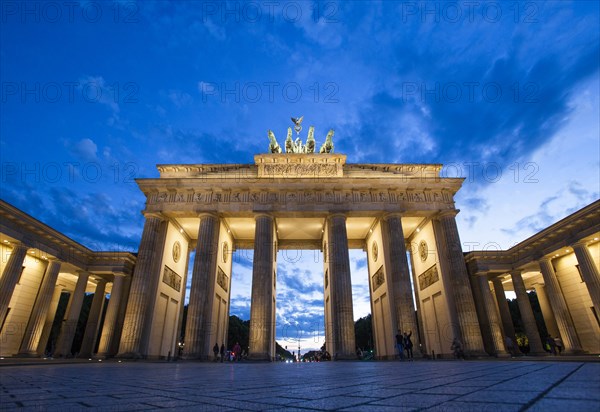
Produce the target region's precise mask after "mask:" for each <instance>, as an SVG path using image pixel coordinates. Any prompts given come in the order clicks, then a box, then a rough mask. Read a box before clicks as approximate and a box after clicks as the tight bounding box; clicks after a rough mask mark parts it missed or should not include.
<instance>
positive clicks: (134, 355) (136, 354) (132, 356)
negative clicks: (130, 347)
mask: <svg viewBox="0 0 600 412" xmlns="http://www.w3.org/2000/svg"><path fill="white" fill-rule="evenodd" d="M115 358H117V359H145V358H146V357H145V356H143V355H142V354H141V353H139V352H124V353H119V354H118V355H117V356H115Z"/></svg>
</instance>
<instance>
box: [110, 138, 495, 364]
mask: <svg viewBox="0 0 600 412" xmlns="http://www.w3.org/2000/svg"><path fill="white" fill-rule="evenodd" d="M290 135H291V133H289V134H288V139H289V140H290V142H291V139H290V138H289V136H290ZM272 137H273V139H272V141H271V146H270V151H272V152H274V153H268V154H260V155H256V156H255V157H254V164H187V165H159V166H158V170H159V171H160V177H159V178H156V179H138V180H137V183H138V185H139V187H140V189H141V190H142V191H143V192H144V194H145V195H146V197H147V202H146V208H145V210H144V212H143V213H144V215H145V217H146V222H145V225H144V231H143V235H142V241H141V244H140V249H139V255H138V259H137V265H136V268H135V272H134V276H133V280H132V284H131V292H130V298H129V304H128V307H127V311H126V316H125V321H124V328H123V333H122V337H121V342H120V350H119V352H120V356H124V357H127V356H136V357H150V358H152V357H161V356H167V354H168V352H171V353H175V350H176V343H177V338H178V325H180V322H181V317H182V309H183V302H184V300H185V296H184V294H185V284H186V274H187V272H188V270H187V266H188V260H189V252H190V251H191V250H195V251H196V257H195V260H194V267H193V271H192V286H191V293H190V296H189V308H188V318H187V326H186V332H185V350H184V356H185V357H186V358H189V359H208V358H209V355H210V353H211V350H212V349H211V348H212V346H214V344H215V342H217V343H219V344H220V343H221V342H226V341H227V336H226V335H227V327H228V319H229V316H228V315H229V305H230V290H231V278H232V273H231V270H232V262H231V261H232V258H231V257H232V256H231V255H232V253H233V251H234V250H236V249H254V261H253V271H252V298H251V299H252V300H251V315H250V316H251V319H250V348H249V357H250V358H252V359H258V360H272V359H273V358H274V356H275V307H276V302H275V297H276V292H275V290H276V284H277V282H276V278H277V273H276V268H277V265H276V256H277V251H278V250H279V249H318V250H321V251H322V252H323V262H324V264H323V287H324V301H325V302H324V306H325V332H326V342H327V347H328V351H329V352H330V353H331V354H332V356H334V358H335V359H350V358H355V349H356V348H355V338H354V320H353V313H352V290H351V278H350V261H349V255H348V250H349V249H350V248H360V249H363V250H366V251H367V256H368V272H369V288H370V295H371V310H372V318H373V332H374V338H375V344H376V353H377V356H378V357H379V358H392V357H394V356H395V354H396V352H395V348H394V335H395V334H396V333H397V331H398V330H401V331H410V330H412V331H413V332H414V333H413V337H414V339H413V341H414V342H415V343H416V344H415V347H416V349H419V348H421V350H422V351H424V352H426V353H431V352H432V351H434V352H435V353H436V354H443V353H449V352H450V342H451V341H452V339H453V338H454V337H457V338H459V339H460V340H461V341H462V342H463V345H464V348H465V350H466V351H467V352H470V353H473V354H480V353H483V342H482V337H481V332H480V328H479V323H478V319H477V313H476V310H475V304H474V302H473V295H472V292H471V287H470V283H469V278H468V274H467V271H466V267H465V263H464V258H463V253H462V248H461V244H460V239H459V235H458V231H457V227H456V221H455V215H456V213H457V210H456V209H455V207H454V195H455V193H456V192H457V191H458V189H459V188H460V187H461V184H462V180H463V179H460V178H443V177H441V176H440V172H441V169H442V166H441V165H439V164H347V163H346V156H345V155H342V154H333V153H331V150H329V151H328V150H323V151H324V152H325V153H314V150H310V148H309V149H308V150H307V148H308V147H309V143H310V139H311V137H312V130H311V131H310V132H309V140H308V141H307V146H302V145H300V146H298V145H292V146H290V145H288V144H286V148H287V149H288V153H281V152H280V150H278V149H277V148H278V147H279V146H278V145H277V144H276V142H275V145H276V146H275V145H274V144H273V143H274V136H272ZM328 141H329V142H331V136H328ZM311 145H312V147H313V148H314V138H313V142H312V144H311ZM324 146H325V145H324ZM331 149H332V146H331ZM295 151H299V152H301V153H294V152H295ZM407 251H408V253H407ZM409 265H410V269H409ZM411 276H412V279H411ZM411 280H412V283H413V284H414V290H415V296H416V302H415V300H414V299H413V292H412V291H413V288H412V286H411ZM415 308H416V309H418V314H419V316H418V317H417V316H416V315H415ZM417 318H418V319H417ZM418 323H419V327H418V326H417V324H418ZM417 330H420V331H421V334H420V336H417V333H416V331H417ZM420 344H421V345H420Z"/></svg>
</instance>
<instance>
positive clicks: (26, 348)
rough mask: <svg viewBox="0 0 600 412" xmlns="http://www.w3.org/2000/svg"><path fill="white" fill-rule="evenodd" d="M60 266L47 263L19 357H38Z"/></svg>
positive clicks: (55, 262)
mask: <svg viewBox="0 0 600 412" xmlns="http://www.w3.org/2000/svg"><path fill="white" fill-rule="evenodd" d="M60 265H61V262H59V261H56V260H52V261H50V262H48V266H47V267H46V272H45V273H44V278H43V280H42V284H41V285H40V290H39V292H38V297H37V299H36V301H35V304H34V305H33V310H32V312H31V315H30V316H29V323H28V324H27V329H26V330H25V336H24V337H23V341H22V342H21V348H20V349H19V355H22V356H38V346H39V343H40V337H41V336H42V332H43V331H44V324H45V323H46V316H47V313H48V308H49V306H50V302H51V301H52V295H53V293H54V289H55V287H56V280H57V279H58V272H59V271H60Z"/></svg>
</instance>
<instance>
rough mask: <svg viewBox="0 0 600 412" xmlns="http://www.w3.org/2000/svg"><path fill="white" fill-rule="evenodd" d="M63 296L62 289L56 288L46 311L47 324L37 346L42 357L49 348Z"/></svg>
mask: <svg viewBox="0 0 600 412" xmlns="http://www.w3.org/2000/svg"><path fill="white" fill-rule="evenodd" d="M61 294H62V287H60V286H58V285H57V286H54V292H52V298H51V299H50V304H49V305H48V310H47V311H46V323H45V324H44V327H43V328H42V334H41V335H40V340H39V342H38V345H37V353H38V355H40V356H43V355H45V354H46V347H47V346H48V338H50V333H51V332H52V325H53V324H54V318H55V317H56V310H57V309H58V303H59V302H60V295H61Z"/></svg>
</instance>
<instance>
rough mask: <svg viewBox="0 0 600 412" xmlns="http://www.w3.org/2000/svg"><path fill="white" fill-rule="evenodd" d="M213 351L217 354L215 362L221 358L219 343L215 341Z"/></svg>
mask: <svg viewBox="0 0 600 412" xmlns="http://www.w3.org/2000/svg"><path fill="white" fill-rule="evenodd" d="M213 353H214V354H215V362H217V361H218V360H219V344H218V343H217V342H215V346H213Z"/></svg>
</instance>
